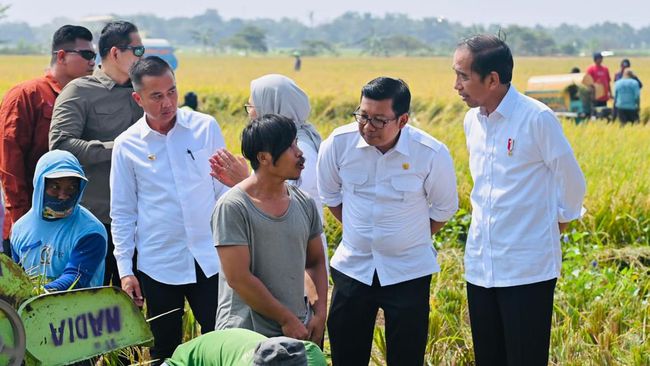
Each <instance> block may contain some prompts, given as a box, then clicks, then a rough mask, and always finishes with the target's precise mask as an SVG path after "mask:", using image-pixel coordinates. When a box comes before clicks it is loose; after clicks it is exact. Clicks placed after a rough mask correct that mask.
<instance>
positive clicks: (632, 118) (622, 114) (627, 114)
mask: <svg viewBox="0 0 650 366" xmlns="http://www.w3.org/2000/svg"><path fill="white" fill-rule="evenodd" d="M616 114H617V115H618V119H620V120H621V123H622V124H626V123H634V122H638V121H639V110H638V109H618V110H617V111H616Z"/></svg>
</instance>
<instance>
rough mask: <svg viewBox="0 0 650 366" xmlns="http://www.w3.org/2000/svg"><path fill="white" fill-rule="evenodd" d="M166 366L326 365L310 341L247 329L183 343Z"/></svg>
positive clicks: (229, 330)
mask: <svg viewBox="0 0 650 366" xmlns="http://www.w3.org/2000/svg"><path fill="white" fill-rule="evenodd" d="M165 364H166V365H168V366H198V365H201V366H251V365H253V366H257V365H259V366H273V365H277V366H326V365H327V361H326V360H325V356H324V355H323V353H322V352H321V350H320V349H319V348H318V346H317V345H315V344H314V343H312V342H309V341H299V340H296V339H293V338H288V337H274V338H267V337H265V336H263V335H261V334H259V333H255V332H253V331H250V330H248V329H240V328H234V329H225V330H215V331H214V332H210V333H208V334H204V335H202V336H200V337H197V338H194V339H193V340H191V341H189V342H187V343H184V344H182V345H180V346H178V348H177V349H176V351H174V355H173V356H172V357H171V358H168V359H167V360H166V361H165Z"/></svg>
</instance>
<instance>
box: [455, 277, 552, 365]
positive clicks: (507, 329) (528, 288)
mask: <svg viewBox="0 0 650 366" xmlns="http://www.w3.org/2000/svg"><path fill="white" fill-rule="evenodd" d="M556 281H557V280H556V279H552V280H549V281H544V282H538V283H532V284H528V285H521V286H512V287H493V288H485V287H480V286H476V285H472V284H471V283H467V302H468V304H469V319H470V324H471V326H472V341H473V342H474V356H475V358H476V365H477V366H486V365H495V366H497V365H498V366H503V365H509V366H522V365H526V366H536V365H540V366H541V365H543V366H546V365H548V348H549V343H550V338H551V318H552V315H553V293H554V291H555V283H556Z"/></svg>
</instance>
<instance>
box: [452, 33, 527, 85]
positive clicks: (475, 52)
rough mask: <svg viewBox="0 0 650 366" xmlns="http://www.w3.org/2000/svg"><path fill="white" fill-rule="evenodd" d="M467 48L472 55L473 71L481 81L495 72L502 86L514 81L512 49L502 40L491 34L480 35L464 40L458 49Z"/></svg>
mask: <svg viewBox="0 0 650 366" xmlns="http://www.w3.org/2000/svg"><path fill="white" fill-rule="evenodd" d="M460 47H466V48H467V49H468V50H469V52H470V53H471V54H472V66H471V69H472V71H474V72H475V73H477V74H478V75H479V76H480V77H481V80H484V79H485V77H486V76H488V75H490V73H492V72H493V71H494V72H496V73H497V74H498V75H499V81H500V82H501V84H505V85H508V84H510V82H511V81H512V69H513V67H514V61H513V59H512V52H511V51H510V47H508V45H507V44H506V42H505V41H503V40H502V39H501V38H499V37H497V36H495V35H491V34H479V35H476V36H473V37H470V38H466V39H464V40H462V41H461V42H460V43H459V44H458V48H460Z"/></svg>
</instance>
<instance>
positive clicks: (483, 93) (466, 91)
mask: <svg viewBox="0 0 650 366" xmlns="http://www.w3.org/2000/svg"><path fill="white" fill-rule="evenodd" d="M473 59H474V57H473V56H472V53H471V52H470V51H469V50H468V49H467V48H466V47H460V48H458V49H456V52H454V61H453V66H452V67H453V69H454V71H455V72H456V82H455V83H454V89H456V90H457V91H458V95H460V97H461V98H462V99H463V102H465V103H467V105H468V106H469V107H470V108H475V107H480V106H483V105H484V103H485V101H486V99H487V98H488V97H489V95H490V83H489V78H488V77H486V78H485V79H483V80H481V76H480V75H479V74H477V73H476V72H474V71H472V61H473Z"/></svg>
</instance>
